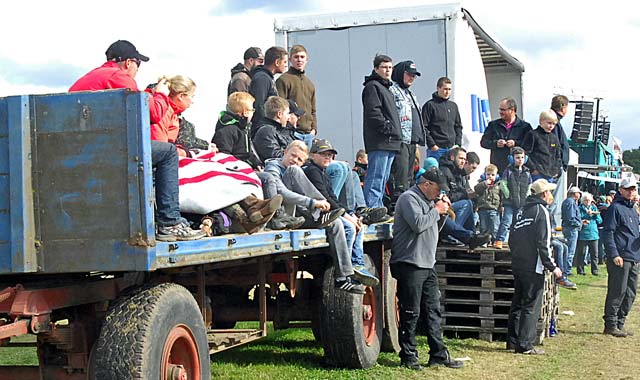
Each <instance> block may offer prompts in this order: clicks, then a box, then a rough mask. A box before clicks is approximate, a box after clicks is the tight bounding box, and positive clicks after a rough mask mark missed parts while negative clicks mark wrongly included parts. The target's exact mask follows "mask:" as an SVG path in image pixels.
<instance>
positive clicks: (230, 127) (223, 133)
mask: <svg viewBox="0 0 640 380" xmlns="http://www.w3.org/2000/svg"><path fill="white" fill-rule="evenodd" d="M250 129H251V124H250V123H249V121H248V120H247V118H246V117H243V116H240V115H236V114H234V113H232V112H229V111H222V112H220V117H219V118H218V123H217V124H216V133H215V134H214V135H213V139H212V140H211V142H212V143H215V144H216V146H217V147H218V150H220V152H222V153H226V154H230V155H232V156H235V157H236V158H238V159H239V160H242V161H245V162H247V163H248V164H249V165H251V166H252V167H254V168H255V167H257V166H259V165H262V162H261V160H260V159H259V158H258V156H257V155H256V154H255V152H254V149H253V144H252V143H251V137H250V134H251V130H250Z"/></svg>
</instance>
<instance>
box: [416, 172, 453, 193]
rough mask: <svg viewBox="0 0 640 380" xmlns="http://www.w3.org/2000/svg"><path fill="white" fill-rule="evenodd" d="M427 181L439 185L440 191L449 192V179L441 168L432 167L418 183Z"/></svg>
mask: <svg viewBox="0 0 640 380" xmlns="http://www.w3.org/2000/svg"><path fill="white" fill-rule="evenodd" d="M426 181H431V182H434V183H437V184H438V185H439V186H440V190H444V191H449V184H447V179H446V178H445V176H444V174H443V173H442V171H441V170H440V169H439V168H436V167H435V166H432V167H430V168H429V169H427V170H425V172H424V173H422V175H421V176H420V178H418V183H424V182H426Z"/></svg>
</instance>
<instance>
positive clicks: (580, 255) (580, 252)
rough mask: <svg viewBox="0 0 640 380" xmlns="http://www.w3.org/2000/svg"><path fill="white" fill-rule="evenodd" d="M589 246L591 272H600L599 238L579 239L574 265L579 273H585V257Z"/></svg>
mask: <svg viewBox="0 0 640 380" xmlns="http://www.w3.org/2000/svg"><path fill="white" fill-rule="evenodd" d="M587 248H589V260H590V263H591V274H595V273H598V240H578V244H577V245H576V255H575V257H574V259H573V266H574V267H576V271H577V272H578V273H584V257H585V255H586V250H587Z"/></svg>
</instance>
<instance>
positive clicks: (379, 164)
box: [364, 150, 396, 207]
mask: <svg viewBox="0 0 640 380" xmlns="http://www.w3.org/2000/svg"><path fill="white" fill-rule="evenodd" d="M395 156H396V152H394V151H391V150H375V151H373V152H369V166H368V167H367V174H366V175H365V177H364V199H365V200H366V201H367V206H369V207H383V206H384V203H383V202H382V200H383V198H384V190H385V186H386V184H387V181H388V180H389V173H390V172H391V165H392V164H393V159H394V158H395Z"/></svg>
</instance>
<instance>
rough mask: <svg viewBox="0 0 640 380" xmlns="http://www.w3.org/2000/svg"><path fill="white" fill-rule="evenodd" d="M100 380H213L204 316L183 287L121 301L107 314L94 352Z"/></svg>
mask: <svg viewBox="0 0 640 380" xmlns="http://www.w3.org/2000/svg"><path fill="white" fill-rule="evenodd" d="M94 357H95V375H96V376H95V378H96V379H97V380H107V379H109V380H114V379H119V380H120V379H122V380H125V379H126V380H129V379H131V380H133V379H161V380H171V379H180V380H186V379H188V380H208V379H210V377H211V369H210V365H211V364H210V362H209V347H208V343H207V335H206V331H205V327H204V321H203V320H202V314H201V313H200V310H199V308H198V304H197V303H196V301H195V299H194V298H193V296H192V295H191V293H189V291H188V290H187V289H185V288H184V287H182V286H180V285H177V284H171V283H165V284H160V285H157V286H154V287H151V288H145V289H141V290H139V291H138V292H135V293H133V294H130V295H128V296H126V297H122V298H120V299H119V300H117V301H116V303H115V304H114V305H113V306H112V307H111V308H110V310H109V312H108V313H107V315H106V317H105V319H104V323H103V324H102V329H101V330H100V335H99V337H98V340H97V342H96V349H95V355H94Z"/></svg>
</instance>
